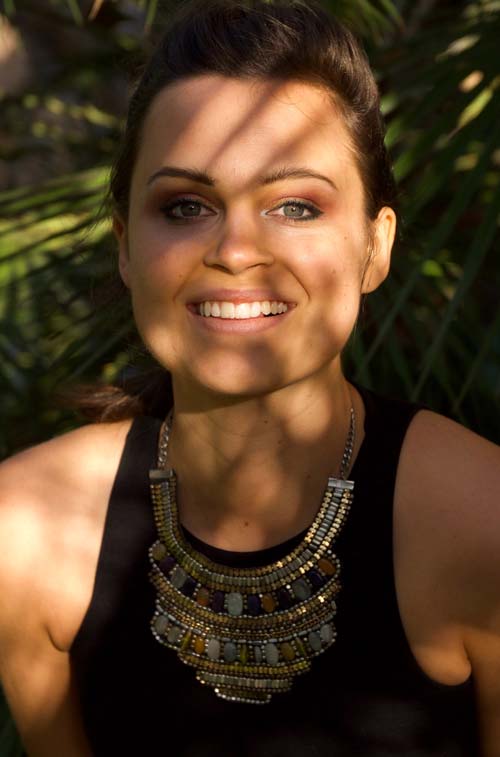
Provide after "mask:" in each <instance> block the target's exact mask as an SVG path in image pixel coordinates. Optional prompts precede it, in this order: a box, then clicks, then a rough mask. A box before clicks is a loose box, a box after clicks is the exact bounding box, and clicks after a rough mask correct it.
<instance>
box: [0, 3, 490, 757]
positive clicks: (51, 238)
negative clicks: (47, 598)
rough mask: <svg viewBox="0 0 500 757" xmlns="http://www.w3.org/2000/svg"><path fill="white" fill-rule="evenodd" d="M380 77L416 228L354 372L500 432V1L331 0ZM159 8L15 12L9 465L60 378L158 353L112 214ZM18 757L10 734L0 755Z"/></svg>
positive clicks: (3, 44) (10, 19)
mask: <svg viewBox="0 0 500 757" xmlns="http://www.w3.org/2000/svg"><path fill="white" fill-rule="evenodd" d="M325 4H326V5H328V6H330V7H331V8H332V9H333V10H334V11H335V12H336V13H337V14H338V15H339V16H340V17H341V18H343V19H345V20H347V21H348V22H349V23H350V25H351V26H352V27H353V28H354V29H355V30H356V31H357V32H358V34H359V35H361V37H362V38H363V39H364V41H365V44H366V47H367V50H368V53H369V57H370V59H371V62H372V64H373V66H374V68H375V71H376V72H377V76H378V80H379V83H380V87H381V91H382V95H383V100H382V104H383V111H384V113H385V116H386V118H387V122H388V134H387V143H388V145H389V147H390V149H391V151H392V154H393V157H394V166H395V171H396V175H397V178H398V180H399V183H400V187H401V206H402V213H403V218H404V227H403V238H402V241H401V243H400V245H399V249H398V251H397V253H396V255H395V259H394V265H393V271H392V274H391V276H390V278H389V280H388V281H387V283H386V284H385V285H384V286H383V287H382V288H381V289H380V290H379V292H377V293H376V294H374V295H372V296H370V297H369V298H368V300H367V301H366V303H365V305H364V307H363V316H362V319H361V321H360V324H359V326H358V328H357V330H356V333H355V335H354V337H353V338H352V340H351V344H350V348H349V350H348V354H347V356H346V364H347V365H346V367H347V370H348V373H349V375H351V376H352V377H353V378H355V379H357V380H358V381H361V382H363V383H365V384H366V385H368V386H370V387H373V388H375V389H377V390H378V391H381V392H383V393H386V394H394V395H398V396H402V397H408V398H411V399H414V400H418V401H421V402H424V403H426V404H427V405H429V406H430V407H431V408H433V409H435V410H437V411H440V412H443V413H446V414H448V415H450V416H452V417H455V418H456V419H458V420H459V421H461V422H462V423H465V424H466V425H468V426H470V427H472V428H473V429H475V430H476V431H478V432H480V433H482V434H484V435H485V436H487V437H489V438H491V439H493V440H495V441H497V442H500V428H499V422H498V419H499V413H498V410H499V398H500V307H499V304H498V300H499V298H498V292H499V283H500V282H499V279H500V277H499V274H498V271H499V253H500V249H499V217H500V176H499V168H500V129H498V120H499V116H500V72H499V70H498V59H499V57H498V40H499V39H500V2H499V1H498V0H439V2H436V1H435V0H419V1H417V2H416V1H415V0H331V1H330V2H327V1H326V0H325ZM176 5H177V2H166V3H165V2H163V3H161V8H159V7H158V6H159V3H158V0H142V1H141V0H44V2H42V3H40V2H39V0H3V3H0V96H1V120H0V321H1V329H0V417H1V424H0V426H1V427H0V457H3V456H5V455H7V454H10V453H12V452H14V451H15V450H17V449H20V448H22V447H24V446H26V445H28V444H32V443H34V442H37V441H40V440H43V439H46V438H48V437H50V436H52V435H54V434H55V433H59V432H61V431H63V430H65V429H67V428H70V427H71V426H72V425H74V424H75V423H76V422H77V419H76V418H75V416H74V415H73V414H71V413H69V412H68V411H65V410H62V409H61V408H60V407H58V405H57V403H56V402H55V400H54V397H55V395H56V393H57V391H58V390H59V389H60V388H61V387H67V386H69V385H71V384H74V383H78V382H81V381H84V382H92V381H96V380H97V381H105V382H109V381H113V380H115V379H116V378H117V377H118V376H120V374H121V372H123V371H124V370H130V369H134V366H136V367H137V365H140V364H142V363H143V362H145V361H146V360H147V358H146V357H145V355H144V354H143V352H142V351H141V350H140V348H138V347H137V344H136V339H135V337H134V331H133V328H132V327H131V318H130V312H129V308H128V305H127V303H122V304H120V303H118V302H116V303H113V301H111V300H110V299H109V298H106V296H105V295H104V294H103V292H104V290H105V289H106V288H107V287H108V286H109V285H111V283H112V281H113V279H114V278H116V274H115V260H114V244H113V241H112V239H111V237H110V227H109V220H108V219H107V218H106V215H105V213H103V212H101V211H102V208H103V207H105V192H106V182H107V178H108V173H109V166H110V162H111V160H112V158H113V154H114V150H115V146H116V143H117V140H118V138H119V134H120V128H121V124H122V120H123V117H124V114H125V109H126V101H127V93H128V89H129V86H130V81H131V72H132V71H133V70H134V68H135V67H136V66H137V64H138V62H140V60H141V59H142V57H143V55H144V52H145V51H147V50H148V48H149V47H150V44H151V40H152V38H153V37H154V32H155V29H156V28H157V27H161V18H162V17H163V13H166V14H168V13H169V12H171V10H172V9H173V8H175V6H176ZM19 753H20V747H19V744H18V741H17V739H16V735H15V730H14V728H13V726H12V724H11V723H9V722H7V723H6V725H5V727H4V728H3V730H0V755H1V756H3V755H14V754H19Z"/></svg>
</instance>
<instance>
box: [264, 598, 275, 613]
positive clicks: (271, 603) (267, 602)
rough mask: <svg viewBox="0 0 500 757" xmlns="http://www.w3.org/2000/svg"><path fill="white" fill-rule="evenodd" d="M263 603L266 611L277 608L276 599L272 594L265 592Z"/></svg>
mask: <svg viewBox="0 0 500 757" xmlns="http://www.w3.org/2000/svg"><path fill="white" fill-rule="evenodd" d="M261 604H262V607H263V608H264V610H265V611H266V612H272V611H273V610H274V609H276V601H275V599H274V597H273V595H272V594H264V595H263V596H262V602H261Z"/></svg>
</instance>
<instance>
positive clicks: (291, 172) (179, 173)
mask: <svg viewBox="0 0 500 757" xmlns="http://www.w3.org/2000/svg"><path fill="white" fill-rule="evenodd" d="M162 176H170V177H172V178H174V179H190V180H191V181H195V182H197V183H198V184H206V185H207V186H209V187H213V186H215V185H216V183H217V182H216V180H215V179H214V178H213V177H212V176H209V175H208V174H207V173H205V171H197V170H195V169H191V168H178V167H176V166H163V167H162V168H160V169H159V170H158V171H155V173H154V174H152V175H151V176H150V177H149V179H148V181H147V185H148V186H149V185H150V184H152V183H153V182H154V181H155V180H156V179H159V178H160V177H162ZM306 178H312V179H320V181H325V182H326V183H327V184H329V185H330V186H331V187H333V189H337V185H336V184H335V182H334V181H332V179H330V178H328V176H324V175H323V174H321V173H318V172H317V171H313V170H312V169H311V168H302V167H292V166H290V167H287V166H284V167H282V168H277V169H276V170H274V171H272V172H271V173H269V174H266V175H265V176H260V177H259V178H258V179H257V183H258V184H260V185H266V184H273V183H274V182H276V181H283V180H284V179H306Z"/></svg>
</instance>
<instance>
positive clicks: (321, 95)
mask: <svg viewBox="0 0 500 757" xmlns="http://www.w3.org/2000/svg"><path fill="white" fill-rule="evenodd" d="M138 162H139V163H140V165H139V166H138V171H139V172H141V173H143V172H146V173H147V172H148V171H154V170H157V168H158V165H159V164H160V163H162V162H167V163H169V164H172V163H174V164H176V163H181V164H183V165H185V164H186V162H187V163H189V164H190V165H196V166H197V167H199V168H202V169H203V170H207V171H208V170H209V169H210V170H211V172H212V173H213V172H214V170H215V168H216V167H217V168H218V169H219V170H221V171H222V172H227V171H231V170H233V171H237V172H242V174H243V173H246V174H248V172H249V171H253V172H255V174H261V173H262V172H264V173H265V171H266V170H267V169H268V168H269V167H271V166H273V165H276V164H283V163H285V164H286V163H290V162H291V163H300V164H305V163H307V164H311V163H316V168H319V167H321V168H323V170H324V169H325V167H326V168H328V165H329V164H330V163H331V165H332V168H333V167H338V165H339V163H340V164H342V165H343V170H345V169H346V168H347V165H346V164H349V163H352V164H353V156H352V151H351V149H350V147H349V135H348V133H347V130H346V128H345V125H344V121H343V117H342V115H341V113H340V109H339V108H337V107H336V106H335V104H334V102H333V101H332V97H331V95H330V93H328V92H326V91H325V89H323V88H321V87H319V86H317V85H313V84H308V83H304V82H298V81H276V80H265V81H261V80H248V79H247V80H245V79H236V78H234V79H233V78H227V77H222V76H215V75H204V76H198V77H192V78H190V79H185V80H182V81H180V82H176V83H175V84H173V85H170V86H168V87H166V88H165V89H164V90H162V91H161V92H160V93H159V94H158V95H157V97H156V98H155V100H154V102H153V104H152V106H151V108H150V111H149V113H148V115H147V117H146V121H145V124H144V129H143V132H142V140H141V148H140V152H139V161H138ZM318 164H320V165H318ZM353 167H354V166H353Z"/></svg>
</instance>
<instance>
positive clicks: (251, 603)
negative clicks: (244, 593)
mask: <svg viewBox="0 0 500 757" xmlns="http://www.w3.org/2000/svg"><path fill="white" fill-rule="evenodd" d="M247 607H248V614H249V615H259V614H260V599H259V597H258V596H257V594H249V595H248V597H247Z"/></svg>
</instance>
